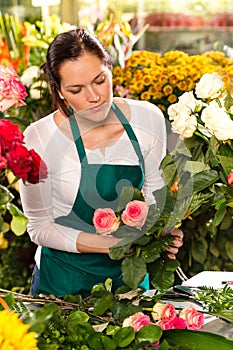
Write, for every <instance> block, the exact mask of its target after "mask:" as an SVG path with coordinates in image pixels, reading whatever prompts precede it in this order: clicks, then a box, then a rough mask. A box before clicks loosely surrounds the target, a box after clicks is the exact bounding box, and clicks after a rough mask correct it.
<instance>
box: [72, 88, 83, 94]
mask: <svg viewBox="0 0 233 350" xmlns="http://www.w3.org/2000/svg"><path fill="white" fill-rule="evenodd" d="M80 91H81V89H78V90H75V91H70V92H71V93H72V94H73V95H75V94H78V93H79V92H80Z"/></svg>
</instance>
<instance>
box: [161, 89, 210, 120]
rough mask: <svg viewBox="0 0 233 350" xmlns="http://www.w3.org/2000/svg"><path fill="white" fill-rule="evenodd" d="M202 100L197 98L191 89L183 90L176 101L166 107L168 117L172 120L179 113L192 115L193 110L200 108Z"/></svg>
mask: <svg viewBox="0 0 233 350" xmlns="http://www.w3.org/2000/svg"><path fill="white" fill-rule="evenodd" d="M202 104H203V103H202V102H201V101H199V100H197V99H196V98H195V97H194V95H193V92H192V91H189V92H185V93H184V94H183V95H181V96H180V97H179V99H178V102H177V103H174V104H172V105H170V106H169V107H168V110H167V111H168V115H169V119H170V120H173V119H174V118H175V117H176V116H177V115H180V114H181V113H183V112H184V113H185V114H190V115H192V114H193V113H194V111H197V110H200V109H201V107H202Z"/></svg>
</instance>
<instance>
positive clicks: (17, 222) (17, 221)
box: [10, 216, 28, 236]
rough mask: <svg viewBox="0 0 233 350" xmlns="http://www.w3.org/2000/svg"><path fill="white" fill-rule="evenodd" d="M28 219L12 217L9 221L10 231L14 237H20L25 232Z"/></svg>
mask: <svg viewBox="0 0 233 350" xmlns="http://www.w3.org/2000/svg"><path fill="white" fill-rule="evenodd" d="M27 223H28V219H27V218H26V217H25V216H13V217H12V220H11V224H10V225H11V230H12V232H14V234H15V235H16V236H21V235H23V234H24V233H25V232H26V229H27Z"/></svg>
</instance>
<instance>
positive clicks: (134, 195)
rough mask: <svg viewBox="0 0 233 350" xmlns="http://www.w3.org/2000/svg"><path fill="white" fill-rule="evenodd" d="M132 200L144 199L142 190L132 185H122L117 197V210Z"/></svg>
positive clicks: (120, 209)
mask: <svg viewBox="0 0 233 350" xmlns="http://www.w3.org/2000/svg"><path fill="white" fill-rule="evenodd" d="M133 200H139V201H144V200H145V198H144V197H143V194H142V191H141V190H139V189H138V188H135V187H132V186H124V187H123V188H122V191H121V194H120V197H119V204H118V207H117V212H120V211H122V210H123V209H124V208H125V207H126V205H127V204H128V203H129V202H131V201H133Z"/></svg>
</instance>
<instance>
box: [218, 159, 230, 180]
mask: <svg viewBox="0 0 233 350" xmlns="http://www.w3.org/2000/svg"><path fill="white" fill-rule="evenodd" d="M218 159H219V161H220V163H221V166H222V167H223V170H224V172H225V175H226V176H228V175H229V173H230V172H231V171H232V170H233V164H232V157H226V156H220V155H218Z"/></svg>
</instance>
